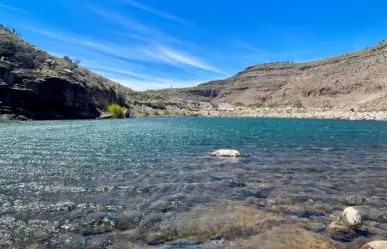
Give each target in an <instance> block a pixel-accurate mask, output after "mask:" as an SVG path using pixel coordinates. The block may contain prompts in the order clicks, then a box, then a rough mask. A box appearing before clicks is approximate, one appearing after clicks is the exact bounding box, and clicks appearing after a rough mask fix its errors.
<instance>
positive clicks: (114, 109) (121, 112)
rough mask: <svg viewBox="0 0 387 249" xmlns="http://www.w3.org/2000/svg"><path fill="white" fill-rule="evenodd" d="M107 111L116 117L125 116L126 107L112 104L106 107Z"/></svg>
mask: <svg viewBox="0 0 387 249" xmlns="http://www.w3.org/2000/svg"><path fill="white" fill-rule="evenodd" d="M106 112H107V113H109V114H111V115H113V116H114V117H116V118H125V109H124V108H122V107H121V106H120V105H117V104H110V105H108V106H107V107H106Z"/></svg>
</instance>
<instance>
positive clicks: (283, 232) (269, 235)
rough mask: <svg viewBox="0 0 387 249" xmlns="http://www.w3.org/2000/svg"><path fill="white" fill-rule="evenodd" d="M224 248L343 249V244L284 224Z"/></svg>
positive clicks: (230, 243)
mask: <svg viewBox="0 0 387 249" xmlns="http://www.w3.org/2000/svg"><path fill="white" fill-rule="evenodd" d="M225 248H230V249H231V248H246V249H285V248H286V249H343V248H345V247H344V245H343V244H341V243H339V242H337V241H334V240H332V239H331V238H329V237H326V236H323V235H319V234H316V233H313V232H310V231H307V230H305V229H303V228H300V227H297V226H295V225H289V224H284V225H280V226H276V227H273V228H272V229H268V230H265V231H263V232H262V233H259V234H258V235H256V236H252V237H250V238H249V239H247V240H246V239H240V240H236V241H231V242H229V243H228V245H227V246H225Z"/></svg>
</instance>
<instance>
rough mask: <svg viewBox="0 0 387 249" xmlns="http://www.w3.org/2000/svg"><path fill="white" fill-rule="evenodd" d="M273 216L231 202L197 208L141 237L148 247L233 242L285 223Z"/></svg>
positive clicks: (150, 230) (166, 221) (165, 222)
mask: <svg viewBox="0 0 387 249" xmlns="http://www.w3.org/2000/svg"><path fill="white" fill-rule="evenodd" d="M283 221H284V219H283V218H282V217H279V216H277V215H274V214H269V213H265V212H262V211H261V210H259V209H257V208H255V207H251V206H244V205H241V204H236V203H231V202H219V203H215V204H212V205H208V206H202V207H196V208H194V209H193V210H191V211H189V212H186V213H183V214H180V215H178V216H177V217H174V218H173V219H169V220H165V221H163V222H162V223H161V224H160V225H159V226H158V227H157V228H155V227H154V228H153V229H149V230H148V231H147V232H146V233H145V234H143V235H142V238H143V239H144V241H146V242H147V243H148V244H151V245H153V244H161V243H164V242H166V241H177V240H179V241H183V242H205V241H208V240H212V239H219V238H222V237H223V238H226V239H232V238H236V237H238V236H246V235H247V236H248V235H251V234H255V233H257V232H259V231H263V230H265V229H267V228H270V227H272V226H274V225H278V224H280V223H281V222H283Z"/></svg>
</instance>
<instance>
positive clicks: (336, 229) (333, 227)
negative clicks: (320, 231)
mask: <svg viewBox="0 0 387 249" xmlns="http://www.w3.org/2000/svg"><path fill="white" fill-rule="evenodd" d="M328 231H329V233H331V234H336V233H341V234H348V233H351V232H352V231H353V230H352V229H350V228H349V227H348V226H347V225H346V224H343V223H341V222H339V221H334V222H332V223H331V224H330V225H329V226H328Z"/></svg>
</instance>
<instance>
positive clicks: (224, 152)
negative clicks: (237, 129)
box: [209, 149, 247, 157]
mask: <svg viewBox="0 0 387 249" xmlns="http://www.w3.org/2000/svg"><path fill="white" fill-rule="evenodd" d="M209 155H210V156H214V157H244V156H247V155H243V154H242V153H240V152H239V151H237V150H230V149H221V150H216V151H214V152H211V153H209Z"/></svg>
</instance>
